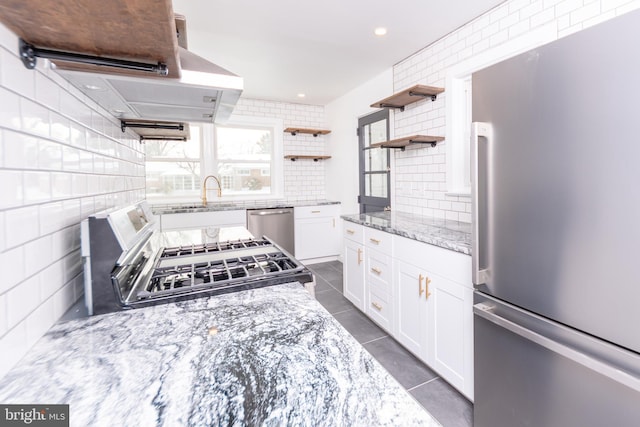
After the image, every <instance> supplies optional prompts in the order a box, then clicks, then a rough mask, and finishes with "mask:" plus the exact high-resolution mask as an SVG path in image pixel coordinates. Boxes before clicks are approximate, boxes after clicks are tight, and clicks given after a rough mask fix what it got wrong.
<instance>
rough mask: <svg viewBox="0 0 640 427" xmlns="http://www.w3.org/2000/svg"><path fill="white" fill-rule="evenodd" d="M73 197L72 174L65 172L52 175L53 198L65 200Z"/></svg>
mask: <svg viewBox="0 0 640 427" xmlns="http://www.w3.org/2000/svg"><path fill="white" fill-rule="evenodd" d="M71 196H72V192H71V174H69V173H64V172H53V173H51V197H53V198H54V199H65V198H67V197H71Z"/></svg>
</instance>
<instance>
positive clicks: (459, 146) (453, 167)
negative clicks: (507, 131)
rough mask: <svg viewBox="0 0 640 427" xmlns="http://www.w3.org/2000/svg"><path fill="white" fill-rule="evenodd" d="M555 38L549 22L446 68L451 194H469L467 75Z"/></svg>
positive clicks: (554, 30) (468, 85) (471, 118)
mask: <svg viewBox="0 0 640 427" xmlns="http://www.w3.org/2000/svg"><path fill="white" fill-rule="evenodd" d="M556 38H557V29H556V26H555V24H553V23H551V24H549V25H545V26H543V27H540V28H537V29H535V30H532V31H529V32H528V33H526V34H524V35H522V36H520V37H517V38H515V39H512V40H509V41H508V42H506V43H503V44H501V45H498V46H496V47H494V48H491V49H489V50H486V51H484V52H482V53H480V54H478V55H474V56H472V57H471V58H470V59H468V60H466V61H463V62H461V63H458V64H456V65H455V66H453V67H451V68H450V69H449V70H448V72H447V77H446V83H445V86H446V88H447V113H446V114H447V120H446V122H447V135H446V140H447V144H446V147H447V191H448V192H449V193H450V194H452V195H460V196H464V195H469V194H470V191H471V171H470V166H471V164H470V155H469V153H470V143H469V141H470V138H471V135H470V132H471V122H472V120H473V117H472V112H471V102H472V87H471V80H472V79H471V75H472V74H473V73H474V72H475V71H478V70H481V69H483V68H485V67H488V66H490V65H492V64H495V63H498V62H500V61H502V60H505V59H507V58H510V57H512V56H515V55H517V54H519V53H522V52H526V51H527V50H529V49H533V48H535V47H538V46H541V45H543V44H545V43H548V42H550V41H552V40H555V39H556Z"/></svg>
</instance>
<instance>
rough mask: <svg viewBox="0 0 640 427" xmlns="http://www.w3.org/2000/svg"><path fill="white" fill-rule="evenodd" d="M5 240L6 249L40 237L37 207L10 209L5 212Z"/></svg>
mask: <svg viewBox="0 0 640 427" xmlns="http://www.w3.org/2000/svg"><path fill="white" fill-rule="evenodd" d="M5 231H6V234H5V239H6V244H7V247H15V246H18V245H22V244H24V243H26V242H29V241H31V240H33V239H35V238H37V237H38V236H39V235H40V226H39V221H38V207H37V206H30V207H26V208H19V209H11V210H8V211H6V212H5Z"/></svg>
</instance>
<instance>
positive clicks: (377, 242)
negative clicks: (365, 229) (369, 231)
mask: <svg viewBox="0 0 640 427" xmlns="http://www.w3.org/2000/svg"><path fill="white" fill-rule="evenodd" d="M369 240H370V241H371V243H375V244H376V245H379V244H380V240H378V239H374V238H373V237H371V238H369Z"/></svg>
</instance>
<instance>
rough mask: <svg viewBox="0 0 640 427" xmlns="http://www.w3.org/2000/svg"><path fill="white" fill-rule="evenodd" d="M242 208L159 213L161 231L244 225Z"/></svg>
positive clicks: (244, 219)
mask: <svg viewBox="0 0 640 427" xmlns="http://www.w3.org/2000/svg"><path fill="white" fill-rule="evenodd" d="M246 226H247V214H246V211H245V210H244V209H241V210H232V211H205V212H185V213H172V214H162V215H160V229H161V230H162V231H172V230H186V229H190V228H204V227H246Z"/></svg>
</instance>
